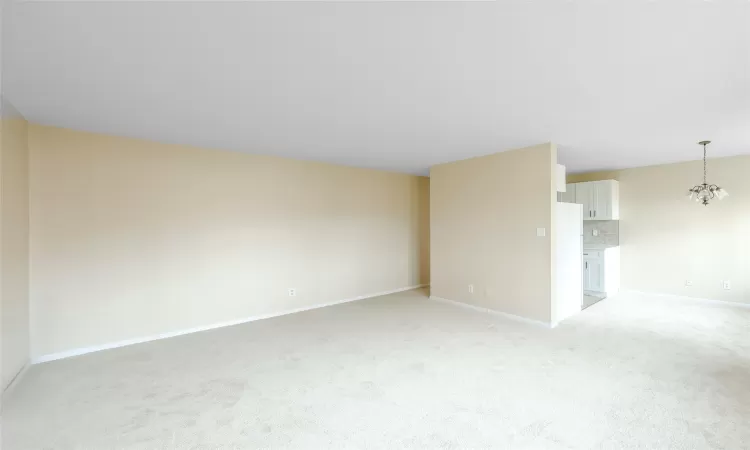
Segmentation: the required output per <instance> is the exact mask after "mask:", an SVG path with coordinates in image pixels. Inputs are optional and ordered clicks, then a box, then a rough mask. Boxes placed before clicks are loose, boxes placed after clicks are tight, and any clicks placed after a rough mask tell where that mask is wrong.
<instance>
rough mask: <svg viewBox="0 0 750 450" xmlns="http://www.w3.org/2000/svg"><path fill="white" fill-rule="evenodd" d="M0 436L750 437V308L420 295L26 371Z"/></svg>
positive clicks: (110, 444) (625, 440)
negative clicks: (580, 305) (501, 301)
mask: <svg viewBox="0 0 750 450" xmlns="http://www.w3.org/2000/svg"><path fill="white" fill-rule="evenodd" d="M5 407H6V408H5V411H4V414H3V416H4V419H5V424H4V430H3V432H4V436H3V438H4V440H5V442H4V444H5V446H4V447H3V449H6V450H15V449H42V448H44V449H96V450H103V449H191V448H201V449H220V448H221V449H232V448H236V449H255V448H273V449H286V448H294V449H323V448H340V449H364V448H368V449H396V448H428V449H439V448H446V449H447V448H451V449H467V448H473V449H489V448H492V449H539V450H548V449H549V450H554V449H571V448H572V449H720V448H723V449H733V450H736V449H743V448H750V310H742V309H733V308H727V307H721V306H710V305H708V306H707V305H700V304H692V303H680V302H677V301H669V300H663V299H660V298H658V297H654V298H648V297H642V296H627V297H626V296H618V297H614V298H610V299H607V300H604V301H602V302H600V303H597V304H596V305H594V306H592V307H590V308H588V309H587V310H586V311H584V312H583V313H582V314H581V315H579V316H577V317H575V318H572V319H571V320H569V321H567V322H564V323H563V324H561V325H560V326H559V327H558V328H556V329H554V330H547V329H543V328H539V327H535V326H530V325H526V324H522V323H515V322H511V321H508V320H506V319H503V318H500V317H496V316H492V315H488V314H483V313H479V312H474V311H471V310H465V309H463V308H460V307H456V306H453V305H449V304H443V303H438V302H434V301H430V300H428V299H427V298H426V294H425V293H424V292H422V291H411V292H405V293H401V294H395V295H390V296H387V297H380V298H376V299H370V300H364V301H360V302H355V303H349V304H345V305H339V306H334V307H329V308H324V309H320V310H315V311H310V312H305V313H300V314H295V315H291V316H285V317H280V318H276V319H269V320H265V321H260V322H254V323H250V324H246V325H239V326H235V327H231V328H225V329H220V330H214V331H209V332H204V333H199V334H194V335H188V336H183V337H177V338H173V339H168V340H163V341H157V342H151V343H147V344H142V345H137V346H132V347H126V348H121V349H117V350H111V351H104V352H100V353H94V354H90V355H85V356H81V357H77V358H71V359H67V360H61V361H56V362H51V363H46V364H42V365H38V366H34V367H32V368H31V370H30V371H29V373H28V374H27V376H26V378H25V379H24V380H23V381H22V383H21V384H20V385H19V386H18V387H17V388H16V389H15V390H14V391H13V393H12V395H11V397H10V399H8V401H7V403H6V405H5Z"/></svg>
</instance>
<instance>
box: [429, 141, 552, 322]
mask: <svg viewBox="0 0 750 450" xmlns="http://www.w3.org/2000/svg"><path fill="white" fill-rule="evenodd" d="M556 161H557V151H556V148H555V146H554V145H552V144H544V145H537V146H534V147H528V148H524V149H519V150H513V151H507V152H502V153H497V154H494V155H490V156H484V157H480V158H473V159H468V160H464V161H457V162H453V163H448V164H441V165H438V166H434V167H432V168H431V170H430V208H431V209H430V213H431V221H430V233H431V240H430V242H431V246H430V252H431V258H430V260H431V295H434V296H437V297H442V298H446V299H449V300H455V301H460V302H464V303H468V304H471V305H474V306H479V307H483V308H489V309H493V310H497V311H501V312H505V313H509V314H513V315H517V316H522V317H526V318H529V319H534V320H538V321H542V322H546V323H549V322H550V314H551V305H552V301H553V295H554V286H553V281H552V280H554V275H555V274H554V258H553V254H552V251H553V250H552V249H553V248H554V246H553V244H554V230H553V229H552V223H554V217H553V214H554V205H555V201H556V187H555V184H554V173H555V164H556ZM537 228H546V230H547V235H546V236H545V237H537V235H536V229H537ZM470 284H473V285H474V293H473V294H470V293H469V292H468V285H470Z"/></svg>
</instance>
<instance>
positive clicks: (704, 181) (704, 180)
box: [703, 144, 708, 184]
mask: <svg viewBox="0 0 750 450" xmlns="http://www.w3.org/2000/svg"><path fill="white" fill-rule="evenodd" d="M706 179H707V178H706V144H703V184H708V182H707V181H706Z"/></svg>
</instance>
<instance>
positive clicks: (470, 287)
mask: <svg viewBox="0 0 750 450" xmlns="http://www.w3.org/2000/svg"><path fill="white" fill-rule="evenodd" d="M473 293H474V285H473V284H470V285H469V294H473Z"/></svg>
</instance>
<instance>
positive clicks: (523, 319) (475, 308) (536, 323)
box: [430, 295, 557, 328]
mask: <svg viewBox="0 0 750 450" xmlns="http://www.w3.org/2000/svg"><path fill="white" fill-rule="evenodd" d="M430 300H435V301H438V302H441V303H446V304H449V305H454V306H460V307H462V308H466V309H471V310H473V311H478V312H482V313H489V314H493V315H496V316H500V317H505V318H506V319H510V320H515V321H516V322H523V323H526V324H529V325H534V326H537V327H544V328H554V327H555V326H557V324H550V323H545V322H542V321H540V320H534V319H528V318H526V317H521V316H516V315H513V314H508V313H504V312H500V311H495V310H494V309H489V308H482V307H480V306H474V305H469V304H467V303H461V302H457V301H455V300H449V299H447V298H442V297H436V296H434V295H431V296H430Z"/></svg>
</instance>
